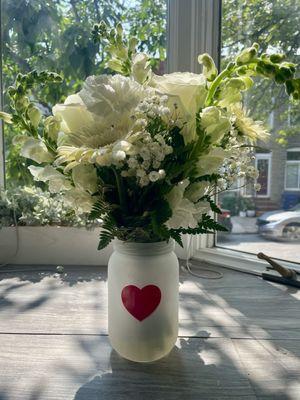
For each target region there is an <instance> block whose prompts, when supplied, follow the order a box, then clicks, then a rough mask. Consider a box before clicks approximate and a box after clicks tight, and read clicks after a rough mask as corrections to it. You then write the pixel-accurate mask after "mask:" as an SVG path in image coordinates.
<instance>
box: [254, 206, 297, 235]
mask: <svg viewBox="0 0 300 400" xmlns="http://www.w3.org/2000/svg"><path fill="white" fill-rule="evenodd" d="M256 224H257V226H258V233H259V234H260V235H262V236H264V237H266V238H269V239H285V240H290V241H300V203H299V204H297V205H296V206H294V207H293V208H291V209H290V210H287V211H285V210H276V211H270V212H266V213H264V214H262V215H261V216H260V217H259V218H257V221H256Z"/></svg>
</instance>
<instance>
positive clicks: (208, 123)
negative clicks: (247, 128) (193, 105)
mask: <svg viewBox="0 0 300 400" xmlns="http://www.w3.org/2000/svg"><path fill="white" fill-rule="evenodd" d="M200 117H201V126H202V128H204V129H205V132H206V133H207V134H208V135H210V137H211V141H212V143H217V142H219V141H220V140H221V139H222V138H223V136H224V135H225V134H226V133H228V132H229V129H230V126H231V124H230V121H229V119H228V118H227V117H225V116H223V115H222V113H221V110H220V109H219V108H218V107H214V106H212V107H207V108H204V109H203V110H202V112H201V114H200Z"/></svg>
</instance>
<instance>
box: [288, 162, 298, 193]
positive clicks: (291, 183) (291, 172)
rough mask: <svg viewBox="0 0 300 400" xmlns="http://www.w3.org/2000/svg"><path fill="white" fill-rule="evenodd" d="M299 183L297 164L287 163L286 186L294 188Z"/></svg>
mask: <svg viewBox="0 0 300 400" xmlns="http://www.w3.org/2000/svg"><path fill="white" fill-rule="evenodd" d="M298 185H299V164H287V166H286V188H287V189H295V188H298Z"/></svg>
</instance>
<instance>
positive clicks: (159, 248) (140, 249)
mask: <svg viewBox="0 0 300 400" xmlns="http://www.w3.org/2000/svg"><path fill="white" fill-rule="evenodd" d="M113 247H114V250H115V251H117V252H119V253H123V254H132V255H137V256H155V255H158V254H167V253H171V252H172V251H174V249H175V241H174V239H170V240H169V241H168V242H167V241H160V242H145V243H141V242H127V241H122V240H119V239H115V240H114V242H113Z"/></svg>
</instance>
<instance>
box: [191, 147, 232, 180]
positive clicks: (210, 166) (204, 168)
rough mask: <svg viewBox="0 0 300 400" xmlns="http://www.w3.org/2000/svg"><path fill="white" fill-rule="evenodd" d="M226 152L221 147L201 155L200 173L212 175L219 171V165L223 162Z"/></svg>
mask: <svg viewBox="0 0 300 400" xmlns="http://www.w3.org/2000/svg"><path fill="white" fill-rule="evenodd" d="M225 157H226V153H225V151H224V150H223V149H221V148H220V147H216V148H214V149H212V150H211V151H210V152H209V153H208V154H206V155H203V156H201V157H199V159H198V163H197V172H198V175H200V176H201V175H210V174H212V173H217V172H218V169H219V167H220V166H221V165H222V164H223V162H224V159H225Z"/></svg>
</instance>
